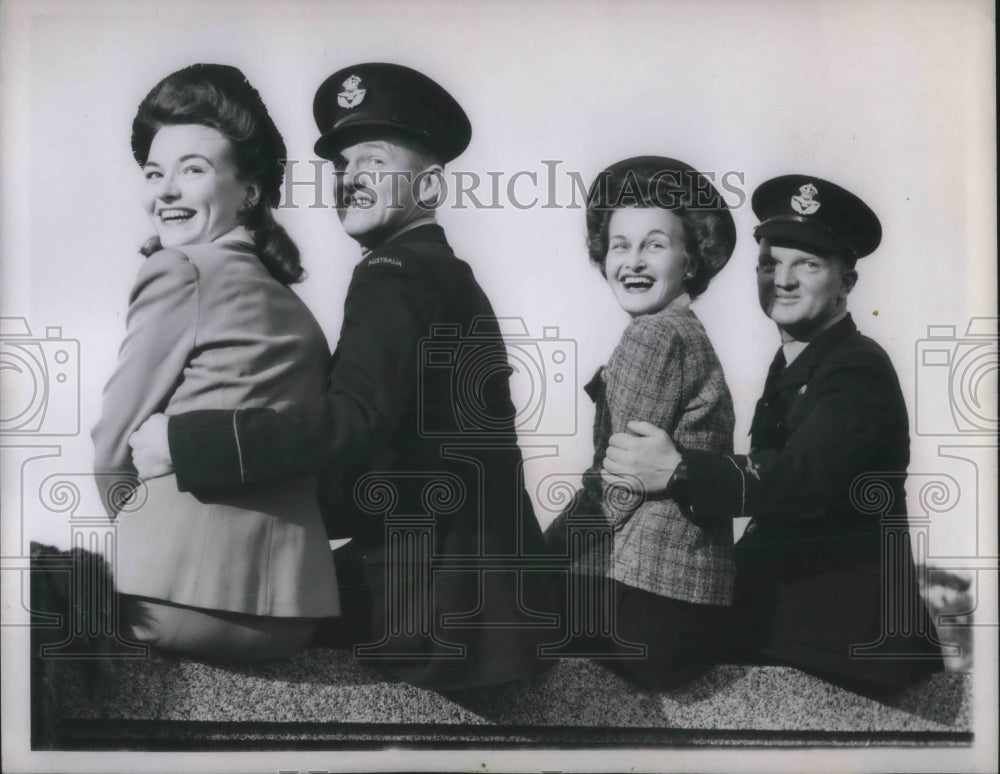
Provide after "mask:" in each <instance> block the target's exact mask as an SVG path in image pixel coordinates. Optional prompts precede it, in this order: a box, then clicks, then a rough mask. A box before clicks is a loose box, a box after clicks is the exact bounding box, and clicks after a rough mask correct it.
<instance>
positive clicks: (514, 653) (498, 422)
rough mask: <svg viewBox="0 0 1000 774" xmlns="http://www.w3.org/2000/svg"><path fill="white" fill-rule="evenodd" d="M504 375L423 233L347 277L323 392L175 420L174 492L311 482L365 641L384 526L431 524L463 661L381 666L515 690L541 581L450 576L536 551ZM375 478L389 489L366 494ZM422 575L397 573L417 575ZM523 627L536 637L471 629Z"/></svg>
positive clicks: (532, 657) (444, 245) (406, 237)
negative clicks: (355, 581)
mask: <svg viewBox="0 0 1000 774" xmlns="http://www.w3.org/2000/svg"><path fill="white" fill-rule="evenodd" d="M509 373H510V367H509V365H508V361H507V355H506V349H505V346H504V342H503V339H502V337H501V336H500V332H499V329H498V323H497V320H496V318H495V316H494V313H493V310H492V308H491V306H490V303H489V300H488V299H487V298H486V296H485V294H484V293H483V291H482V290H481V288H480V287H479V285H478V283H477V282H476V280H475V278H474V277H473V274H472V271H471V269H470V268H469V266H468V265H467V264H466V263H464V262H463V261H460V260H459V259H457V258H456V257H455V255H454V253H453V252H452V250H451V248H450V247H449V245H448V242H447V240H446V239H445V235H444V232H443V231H442V229H441V228H440V227H439V226H437V225H436V224H426V225H421V226H417V227H415V228H412V229H410V230H408V231H404V232H402V233H400V234H398V235H397V236H395V237H394V238H392V239H390V240H389V241H387V242H386V243H385V244H383V245H381V246H380V247H378V248H377V249H375V250H374V251H372V252H371V253H369V254H368V255H367V256H366V257H364V258H363V259H362V260H361V262H360V263H359V264H358V266H357V267H356V269H355V271H354V275H353V277H352V280H351V284H350V286H349V288H348V292H347V298H346V300H345V303H344V323H343V327H342V330H341V334H340V340H339V343H338V346H337V351H336V352H335V354H334V356H333V359H332V361H331V367H330V381H329V388H328V390H327V392H326V394H325V395H323V396H322V397H321V398H319V399H317V400H313V401H298V402H295V403H293V404H292V405H290V406H288V407H287V408H286V409H284V410H282V411H280V412H275V411H259V410H240V411H236V412H233V411H228V412H203V411H195V412H191V413H189V414H185V415H181V416H174V417H172V418H171V420H170V424H169V438H170V451H171V457H172V459H173V462H174V467H175V469H176V474H177V478H178V481H179V482H180V485H181V487H182V488H184V489H185V490H193V491H208V490H211V489H213V488H215V487H219V486H232V485H234V484H239V483H240V482H247V483H249V482H261V481H272V480H275V479H280V478H282V477H286V476H291V475H300V474H302V473H303V472H306V471H320V488H319V493H320V501H321V503H322V506H323V511H324V515H325V518H326V523H327V529H328V531H329V534H330V535H331V536H351V537H352V538H354V541H355V544H360V545H361V546H362V547H364V548H365V561H366V562H367V569H366V573H367V574H368V575H369V576H370V582H371V584H372V588H373V608H374V609H373V611H372V616H373V626H374V627H375V628H376V638H377V637H378V636H379V633H378V627H379V626H380V625H381V626H382V628H383V629H384V628H385V627H384V624H382V623H381V620H380V619H381V616H382V613H383V612H384V608H385V605H386V604H387V602H386V599H387V597H391V596H392V594H393V591H392V589H391V588H388V589H387V587H386V583H387V582H388V581H386V580H385V578H386V576H385V574H384V573H385V566H386V553H385V536H386V531H387V529H388V528H390V527H391V526H392V524H394V523H397V522H394V521H393V520H394V519H397V520H398V519H399V518H405V517H407V516H409V517H418V518H424V519H425V521H426V520H427V519H430V520H431V521H432V522H433V547H434V554H435V556H436V557H437V558H436V560H435V561H436V562H437V564H436V565H435V572H434V576H433V579H432V588H433V595H434V598H433V604H432V605H431V606H430V610H431V611H432V615H433V618H434V622H433V626H432V628H433V630H434V638H436V639H437V640H441V641H448V642H452V643H457V644H459V645H460V647H461V648H464V649H465V655H464V656H463V657H460V658H453V657H448V658H443V659H442V658H437V656H440V655H441V654H442V653H444V654H445V655H447V654H449V653H454V649H453V648H445V647H443V646H442V648H438V646H437V645H435V644H434V643H429V642H428V639H427V638H422V639H421V638H420V637H417V638H415V640H414V641H413V642H411V643H410V644H408V645H406V644H403V643H402V640H401V639H396V640H394V643H397V644H399V647H400V652H402V651H403V650H406V648H413V647H415V648H418V649H423V650H422V651H421V653H422V654H424V656H422V657H419V658H410V659H408V660H407V661H406V662H398V663H396V664H395V665H394V666H393V667H392V668H393V669H394V670H395V671H396V672H397V673H398V674H400V675H401V676H403V677H405V678H406V679H408V680H410V681H412V682H415V683H418V684H421V685H426V686H429V687H463V686H468V685H476V684H486V683H490V682H502V681H504V680H510V679H515V678H517V677H521V676H524V675H526V674H530V673H532V672H535V671H537V670H538V663H537V658H536V647H537V645H538V643H539V642H544V641H546V640H547V639H550V638H551V637H552V635H551V632H547V630H546V629H545V628H544V627H542V628H537V625H538V624H539V622H540V619H538V618H536V617H534V615H533V614H531V613H529V612H527V611H530V610H534V611H546V610H547V611H552V609H553V607H554V605H555V595H554V583H553V580H552V578H551V577H549V575H548V574H547V573H545V572H529V571H526V572H520V571H518V572H514V571H503V572H500V571H490V572H484V573H480V571H479V570H477V569H475V568H472V569H454V570H452V571H446V570H447V569H448V567H449V566H453V567H455V568H457V567H458V565H462V563H463V562H465V566H466V567H468V565H469V563H470V562H472V563H473V564H474V560H473V559H469V557H477V556H482V555H488V556H491V557H495V558H496V557H506V558H496V559H494V560H493V561H494V564H496V563H498V562H499V563H500V564H502V563H503V562H505V561H506V562H513V563H514V564H517V562H518V561H521V560H525V561H521V564H522V565H524V564H525V563H527V564H530V563H531V559H530V557H532V556H533V555H537V554H540V553H541V552H542V551H543V548H542V541H541V533H540V529H539V527H538V523H537V521H536V519H535V516H534V512H533V509H532V506H531V502H530V500H529V499H528V496H527V493H526V492H525V491H524V485H523V480H522V473H521V465H522V456H521V452H520V450H519V448H518V446H517V435H516V432H515V426H514V407H513V404H512V402H511V398H510V390H509V384H508V375H509ZM376 481H382V482H385V483H387V484H388V487H385V488H380V487H379V486H378V485H377V484H375V485H374V488H372V486H369V485H372V484H373V482H376ZM435 482H436V483H435ZM383 495H385V497H384V499H383V497H382V496H383ZM418 565H419V562H417V563H415V564H413V565H408V566H407V567H405V568H402V570H400V568H399V567H396V568H395V570H399V571H401V572H403V574H407V573H410V574H419V573H420V572H422V571H423V570H422V569H421V568H420V567H419V566H418ZM515 585H516V588H515ZM463 615H465V616H466V617H465V622H464V623H461V624H460V623H456V622H455V619H454V616H463ZM448 616H452V618H451V619H450V622H451V625H450V626H449V625H448V624H449V621H446V620H445V619H446V618H447V617H448ZM525 621H527V622H528V623H532V622H533V623H534V624H535V626H536V628H518V627H517V626H512V625H504V626H500V627H496V626H493V627H489V626H486V625H479V624H480V623H482V624H486V623H493V624H497V623H500V622H505V623H506V624H513V623H517V622H525ZM394 647H395V645H391V646H389V653H390V654H391V652H392V649H393V648H394Z"/></svg>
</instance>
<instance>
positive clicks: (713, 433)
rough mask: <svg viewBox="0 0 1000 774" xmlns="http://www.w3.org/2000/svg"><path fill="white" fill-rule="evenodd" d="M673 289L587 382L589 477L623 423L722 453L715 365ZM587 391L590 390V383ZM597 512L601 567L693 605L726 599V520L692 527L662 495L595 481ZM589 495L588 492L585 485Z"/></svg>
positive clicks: (724, 412) (723, 413)
mask: <svg viewBox="0 0 1000 774" xmlns="http://www.w3.org/2000/svg"><path fill="white" fill-rule="evenodd" d="M689 304H690V299H689V297H688V296H687V295H682V296H680V297H679V298H677V299H675V300H674V301H673V302H672V303H670V304H669V305H668V306H667V307H666V308H665V309H663V310H661V311H660V312H657V313H656V314H651V315H643V316H640V317H636V318H635V319H633V320H632V321H631V322H630V323H629V325H628V327H627V328H626V329H625V332H624V333H623V334H622V337H621V340H620V341H619V342H618V345H617V346H616V347H615V350H614V352H613V353H612V354H611V358H610V359H609V360H608V363H607V365H606V366H605V367H604V368H603V369H601V371H600V372H599V378H598V379H597V381H596V382H594V381H592V382H591V384H590V385H589V387H590V390H589V392H591V397H594V398H595V401H596V415H595V419H594V464H593V466H592V467H591V469H590V470H588V471H587V473H586V474H585V482H586V483H585V486H589V487H591V488H594V485H595V482H596V481H599V480H600V479H599V474H600V469H601V463H602V461H603V459H604V455H605V452H606V451H607V447H608V439H609V438H610V436H611V434H612V433H621V432H627V427H626V425H627V423H628V422H629V421H630V420H645V421H647V422H650V423H652V424H654V425H656V426H657V427H659V428H661V429H663V430H665V431H666V432H667V434H668V435H669V436H670V437H671V438H672V439H673V440H674V442H675V443H676V444H677V446H678V448H679V449H681V450H686V449H697V450H700V451H706V452H717V453H726V452H731V451H732V445H733V428H734V416H733V401H732V397H731V396H730V394H729V389H728V387H727V386H726V381H725V377H724V375H723V372H722V365H721V364H720V363H719V359H718V357H717V356H716V354H715V350H714V349H713V348H712V344H711V342H710V341H709V340H708V335H707V334H706V333H705V329H704V327H703V326H702V324H701V322H700V321H699V320H698V318H697V317H696V316H695V314H694V312H692V311H691V308H690V306H689ZM595 388H596V389H595ZM601 487H602V491H601V501H600V502H601V503H602V508H603V511H604V514H605V516H607V518H608V519H609V520H610V522H611V524H612V525H613V527H614V529H615V536H614V547H613V552H612V556H611V561H610V565H609V566H608V567H607V570H606V571H607V573H608V575H609V576H610V577H612V578H614V579H616V580H618V581H620V582H622V583H624V584H626V585H628V586H633V587H635V588H640V589H643V590H645V591H650V592H652V593H655V594H660V595H662V596H666V597H671V598H673V599H678V600H682V601H685V602H693V603H698V604H715V605H726V604H729V603H730V602H731V601H732V592H733V576H734V572H735V567H734V565H733V561H732V557H731V554H730V552H731V547H732V528H731V526H730V525H720V524H710V525H704V526H699V525H698V524H695V523H694V522H693V521H691V520H690V519H689V518H688V517H687V516H686V515H685V514H684V513H683V511H682V508H681V506H680V505H679V503H678V502H677V501H676V500H675V499H673V498H669V497H660V498H652V497H651V498H647V499H644V500H638V499H635V498H624V499H623V498H622V497H620V496H616V494H615V493H613V492H609V491H607V485H605V484H603V483H602V484H601ZM595 493H596V492H595Z"/></svg>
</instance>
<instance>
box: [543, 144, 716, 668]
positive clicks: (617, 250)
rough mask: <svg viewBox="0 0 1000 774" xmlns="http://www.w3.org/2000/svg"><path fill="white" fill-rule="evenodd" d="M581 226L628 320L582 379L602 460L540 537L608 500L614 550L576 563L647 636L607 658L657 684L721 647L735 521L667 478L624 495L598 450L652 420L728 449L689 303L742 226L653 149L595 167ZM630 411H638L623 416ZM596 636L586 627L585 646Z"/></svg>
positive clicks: (559, 535)
mask: <svg viewBox="0 0 1000 774" xmlns="http://www.w3.org/2000/svg"><path fill="white" fill-rule="evenodd" d="M587 233H588V247H589V252H590V259H591V261H592V262H593V263H594V265H595V266H596V267H597V268H598V269H600V271H601V273H602V274H603V275H604V277H605V279H606V280H607V282H608V284H609V286H610V287H611V290H612V292H613V293H614V294H615V298H616V300H617V301H618V303H619V304H620V305H621V306H622V308H623V309H625V311H627V312H628V313H629V314H630V315H631V316H632V320H631V322H630V323H629V325H628V327H627V328H626V329H625V332H624V333H623V334H622V337H621V340H620V341H619V342H618V345H617V347H616V348H615V350H614V352H613V353H612V355H611V358H610V360H609V361H608V364H607V365H606V366H604V367H603V368H601V369H600V370H599V371H598V373H597V374H596V375H595V376H594V378H593V379H592V380H591V381H590V383H589V384H588V385H587V386H586V387H585V389H586V391H587V393H588V394H589V395H590V397H591V398H592V399H593V400H594V402H595V404H596V414H595V418H594V462H593V465H592V466H591V468H590V469H589V470H588V471H587V472H586V473H585V474H584V482H583V488H582V489H581V490H580V492H578V494H577V497H576V498H575V499H574V502H573V504H572V505H571V506H570V508H568V509H567V511H566V512H564V513H563V514H562V515H561V516H560V517H559V518H558V519H557V520H556V521H555V522H554V523H553V524H552V526H551V527H550V528H549V530H548V531H547V533H546V537H547V540H548V542H549V546H550V548H552V549H554V550H559V549H561V548H563V547H564V545H565V539H566V536H565V530H566V527H567V519H572V518H573V517H574V516H575V515H582V514H589V513H600V512H603V514H604V516H605V517H606V518H607V519H608V521H609V522H610V524H611V527H612V530H613V534H614V539H613V548H612V551H611V555H610V556H601V557H597V556H595V555H593V554H592V555H591V556H590V557H589V559H588V561H586V562H584V564H585V565H586V566H584V567H578V568H577V571H579V572H599V573H602V574H605V575H607V577H608V578H609V579H610V581H609V582H610V584H611V586H612V593H613V597H614V603H615V607H614V608H613V609H612V610H610V611H609V610H605V611H603V613H604V614H605V615H609V614H610V615H613V616H614V620H615V631H616V633H617V637H618V640H619V641H621V642H627V643H633V644H639V645H644V646H645V657H644V658H640V659H621V658H615V659H611V660H609V665H610V666H613V667H615V668H618V669H620V670H622V671H625V672H626V673H627V675H628V676H629V677H631V678H632V679H634V680H635V681H636V682H638V683H639V684H641V685H644V686H648V687H656V686H662V685H665V684H668V683H671V682H674V681H676V680H678V679H681V678H683V677H685V676H687V675H689V674H691V672H692V670H697V669H698V668H700V667H701V666H703V665H706V664H709V663H711V662H712V660H713V659H714V654H715V652H716V647H717V644H718V642H719V640H720V634H721V628H722V626H723V625H724V620H725V618H724V613H725V610H726V606H727V605H729V604H730V603H731V602H732V587H733V575H734V566H733V563H732V559H731V557H730V550H731V547H732V530H731V528H730V527H729V526H728V525H726V526H725V527H723V528H717V527H703V526H698V525H696V524H695V523H694V522H692V521H691V520H689V519H688V518H687V517H686V516H685V513H684V504H683V502H679V501H678V499H675V498H674V497H672V496H671V495H670V492H669V490H668V493H667V494H666V495H661V496H659V497H657V498H652V497H650V498H646V499H642V498H638V499H637V498H635V497H630V496H628V495H627V494H626V492H627V488H623V487H618V486H616V485H615V483H614V481H613V479H611V478H608V477H606V478H608V480H605V481H602V479H601V462H602V460H603V459H604V456H605V453H606V451H607V448H608V439H609V437H610V436H611V434H612V433H621V432H626V431H631V432H634V433H643V432H644V431H645V430H646V429H647V428H648V426H649V425H653V426H655V427H659V428H662V429H663V430H665V431H666V432H667V433H669V434H670V436H671V438H674V439H676V442H677V444H678V445H679V446H682V447H685V448H688V449H698V450H703V451H708V450H713V451H716V452H720V453H726V451H727V450H731V449H732V445H733V426H734V419H733V403H732V398H731V396H730V394H729V390H728V388H727V387H726V382H725V378H724V376H723V373H722V366H721V365H720V363H719V359H718V357H717V356H716V354H715V351H714V350H713V348H712V345H711V343H710V342H709V340H708V336H707V334H706V333H705V329H704V327H702V324H701V322H700V321H699V320H698V318H697V317H696V316H695V314H694V312H692V311H691V309H690V306H689V305H690V302H691V299H692V298H694V297H696V296H698V295H700V294H701V293H702V292H703V291H704V290H705V289H706V288H707V287H708V283H709V281H710V280H711V278H712V277H713V276H714V275H715V274H716V273H718V272H719V271H720V270H721V269H722V267H723V266H725V264H726V262H727V261H728V260H729V257H730V255H731V254H732V252H733V248H734V246H735V243H736V230H735V225H734V223H733V218H732V215H731V214H730V212H729V210H728V208H727V207H726V205H725V203H724V202H723V200H722V197H721V196H720V195H719V194H718V192H717V191H716V190H715V188H714V187H713V186H712V185H711V183H710V182H709V181H708V179H707V178H706V177H705V176H703V175H701V174H700V173H698V172H697V171H695V170H694V169H692V168H691V167H689V166H688V165H686V164H684V163H682V162H679V161H676V160H674V159H668V158H662V157H655V156H646V157H640V158H634V159H627V160H625V161H621V162H619V163H617V164H614V165H612V166H611V167H609V168H608V169H606V170H604V171H603V172H602V173H601V174H600V175H599V176H598V178H597V180H595V181H594V183H593V185H592V186H591V188H590V192H589V195H588V206H587ZM635 418H641V419H642V420H644V422H638V423H637V422H629V420H633V419H635ZM646 423H648V425H647V424H646ZM563 550H564V548H563ZM621 642H619V647H620V646H621ZM594 646H598V647H600V645H599V644H597V643H594V642H593V641H589V642H588V644H587V645H586V646H585V650H590V649H592V648H593V647H594ZM605 647H607V646H605ZM626 647H627V646H626ZM608 655H609V656H614V655H617V656H619V657H620V656H621V655H622V654H621V653H618V654H613V653H608Z"/></svg>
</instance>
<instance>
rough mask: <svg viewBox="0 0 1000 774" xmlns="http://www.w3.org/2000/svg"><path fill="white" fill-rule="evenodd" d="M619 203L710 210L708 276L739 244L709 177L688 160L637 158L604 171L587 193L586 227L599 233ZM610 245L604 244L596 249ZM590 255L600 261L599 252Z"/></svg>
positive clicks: (712, 273) (708, 211)
mask: <svg viewBox="0 0 1000 774" xmlns="http://www.w3.org/2000/svg"><path fill="white" fill-rule="evenodd" d="M621 207H660V208H662V209H667V210H673V209H684V210H694V211H699V212H704V213H710V214H711V215H713V216H714V217H715V220H716V233H717V237H718V239H717V247H718V249H716V250H713V251H712V254H711V255H705V256H704V258H705V261H706V269H707V270H708V272H709V276H714V275H715V274H717V273H718V272H719V271H721V270H722V267H723V266H725V265H726V262H727V261H728V260H729V258H730V256H732V254H733V250H734V249H735V247H736V224H735V222H734V220H733V214H732V212H730V210H729V206H728V205H727V204H726V201H725V199H724V198H723V197H722V194H720V193H719V191H718V189H717V188H716V187H715V186H714V185H713V184H712V181H711V179H710V178H709V177H708V176H707V175H705V174H702V173H701V172H699V171H698V170H696V169H695V168H694V167H692V166H691V165H690V164H685V163H684V162H683V161H678V160H677V159H671V158H667V157H665V156H635V157H634V158H630V159H625V160H623V161H619V162H616V163H614V164H612V165H611V166H610V167H608V168H607V169H605V170H604V171H602V172H601V173H600V174H599V175H598V176H597V178H596V179H595V180H594V182H593V183H591V185H590V188H589V190H588V191H587V231H588V233H591V234H594V233H596V232H597V231H598V230H599V228H600V224H601V215H600V213H601V212H602V211H604V212H606V211H607V210H615V209H619V208H621ZM606 249H607V245H606V244H602V245H601V249H600V250H599V251H598V252H603V250H606ZM592 259H594V260H596V261H599V259H598V258H596V255H595V254H592Z"/></svg>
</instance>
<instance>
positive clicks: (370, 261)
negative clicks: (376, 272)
mask: <svg viewBox="0 0 1000 774" xmlns="http://www.w3.org/2000/svg"><path fill="white" fill-rule="evenodd" d="M364 265H365V267H366V268H374V267H376V266H386V267H389V266H391V267H394V268H396V269H402V268H403V262H402V261H401V260H400V259H399V258H393V257H391V256H388V255H374V256H372V257H371V258H366V259H365V262H364Z"/></svg>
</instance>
